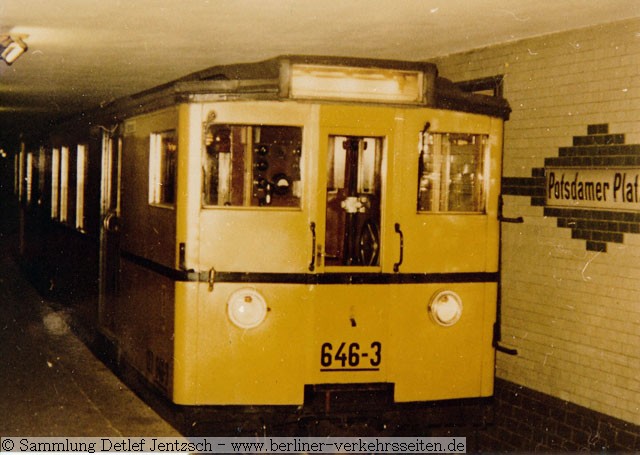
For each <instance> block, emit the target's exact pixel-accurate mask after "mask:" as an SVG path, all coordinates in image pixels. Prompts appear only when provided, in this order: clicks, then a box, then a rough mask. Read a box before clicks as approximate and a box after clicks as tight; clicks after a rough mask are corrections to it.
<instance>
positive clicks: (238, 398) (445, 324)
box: [52, 56, 509, 405]
mask: <svg viewBox="0 0 640 455" xmlns="http://www.w3.org/2000/svg"><path fill="white" fill-rule="evenodd" d="M508 115H509V107H508V105H507V103H506V102H505V101H504V100H502V99H500V98H495V97H489V96H482V95H475V94H469V93H463V92H461V91H459V90H456V89H455V88H454V87H453V86H452V85H450V84H447V83H446V82H445V81H443V80H441V79H440V78H439V77H438V76H437V70H436V68H435V67H434V66H433V65H431V64H427V63H416V62H399V61H386V60H385V61H382V60H362V59H344V58H330V57H304V56H285V57H279V58H276V59H273V60H269V61H266V62H260V63H256V64H241V65H229V66H220V67H215V68H211V69H209V70H206V71H202V72H199V73H196V74H193V75H190V76H187V77H185V78H183V79H180V80H178V81H174V82H172V83H170V84H167V85H164V86H162V87H159V88H157V89H154V90H150V91H148V92H145V93H142V94H139V95H136V96H133V97H129V98H127V99H124V100H119V101H117V102H115V103H114V104H113V105H111V106H107V107H103V108H102V109H101V110H100V112H99V114H96V117H95V119H96V120H94V123H95V124H94V125H93V129H92V133H91V134H92V135H93V140H91V141H88V142H87V144H93V143H96V144H99V150H95V153H93V155H92V156H94V162H97V161H98V159H97V157H99V167H100V169H101V174H100V175H101V178H100V189H99V194H100V196H99V202H100V209H99V210H100V223H99V225H98V226H97V227H96V230H95V232H96V238H97V241H98V243H99V245H98V253H99V283H100V289H99V291H100V292H99V305H98V310H97V319H98V329H99V331H100V332H101V333H102V334H103V335H104V336H105V337H106V338H107V339H109V340H111V342H112V343H113V345H114V346H117V349H118V352H119V355H120V358H121V359H122V360H123V361H125V362H126V363H128V364H130V365H132V366H133V367H134V368H135V369H136V370H137V371H138V372H139V373H140V374H141V375H143V376H144V377H145V378H147V380H148V381H149V382H150V383H152V384H154V385H155V387H156V388H157V389H158V390H160V391H161V392H162V393H163V394H165V395H166V396H167V397H168V398H169V399H170V400H172V401H173V402H174V403H176V404H180V405H303V404H304V400H305V388H309V387H311V388H316V387H317V388H325V389H327V390H331V389H332V388H339V389H350V388H353V389H354V390H357V389H359V388H368V387H369V388H376V387H381V388H385V389H386V390H388V391H389V392H390V393H391V394H392V399H393V401H394V402H396V403H402V402H422V401H436V400H447V399H456V398H476V397H486V396H490V395H491V394H492V392H493V378H494V357H495V349H494V339H493V338H494V324H495V322H496V301H497V294H498V278H499V273H498V271H499V270H498V268H499V260H498V251H499V220H498V210H499V193H500V178H501V156H502V128H503V122H504V121H505V120H506V119H507V118H508ZM96 124H99V125H100V127H99V128H97V127H96ZM98 137H99V140H98V139H96V138H98ZM55 147H56V146H55V145H54V146H52V148H55ZM56 197H58V198H59V195H58V196H56Z"/></svg>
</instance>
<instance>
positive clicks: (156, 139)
mask: <svg viewBox="0 0 640 455" xmlns="http://www.w3.org/2000/svg"><path fill="white" fill-rule="evenodd" d="M177 155H178V141H177V136H176V132H175V131H174V130H171V131H164V132H162V133H153V134H152V135H151V137H150V140H149V203H150V204H157V205H164V206H173V205H175V203H176V187H177V181H178V179H177V172H178V159H177V158H178V156H177Z"/></svg>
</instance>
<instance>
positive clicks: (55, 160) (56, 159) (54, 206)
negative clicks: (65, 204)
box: [51, 148, 60, 220]
mask: <svg viewBox="0 0 640 455" xmlns="http://www.w3.org/2000/svg"><path fill="white" fill-rule="evenodd" d="M59 189H60V149H59V148H54V149H53V151H52V152H51V218H53V219H54V220H57V219H58V217H59V216H60V211H59V205H58V203H59V201H60V196H59V194H58V191H59Z"/></svg>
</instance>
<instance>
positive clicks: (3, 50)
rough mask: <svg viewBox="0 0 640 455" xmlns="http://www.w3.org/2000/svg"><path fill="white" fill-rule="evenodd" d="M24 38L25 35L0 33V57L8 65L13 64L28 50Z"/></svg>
mask: <svg viewBox="0 0 640 455" xmlns="http://www.w3.org/2000/svg"><path fill="white" fill-rule="evenodd" d="M23 38H25V36H24V35H16V36H10V35H0V57H2V60H4V61H5V63H6V64H7V65H11V64H12V63H13V62H15V61H16V60H17V59H18V57H20V56H21V55H22V54H24V52H25V51H26V50H27V45H26V44H25V42H24V41H22V39H23Z"/></svg>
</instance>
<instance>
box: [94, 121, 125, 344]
mask: <svg viewBox="0 0 640 455" xmlns="http://www.w3.org/2000/svg"><path fill="white" fill-rule="evenodd" d="M121 157H122V140H121V139H120V138H118V137H115V136H114V135H113V134H112V132H109V131H104V132H103V135H102V176H101V210H100V217H101V220H102V223H100V286H99V287H100V289H99V291H100V297H99V307H98V325H99V327H100V329H101V330H103V331H104V332H105V333H106V334H107V335H108V334H112V333H113V332H114V327H115V324H114V323H115V311H114V308H115V298H116V297H117V294H118V275H119V271H120V232H119V220H120V169H121V167H120V161H121Z"/></svg>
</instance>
